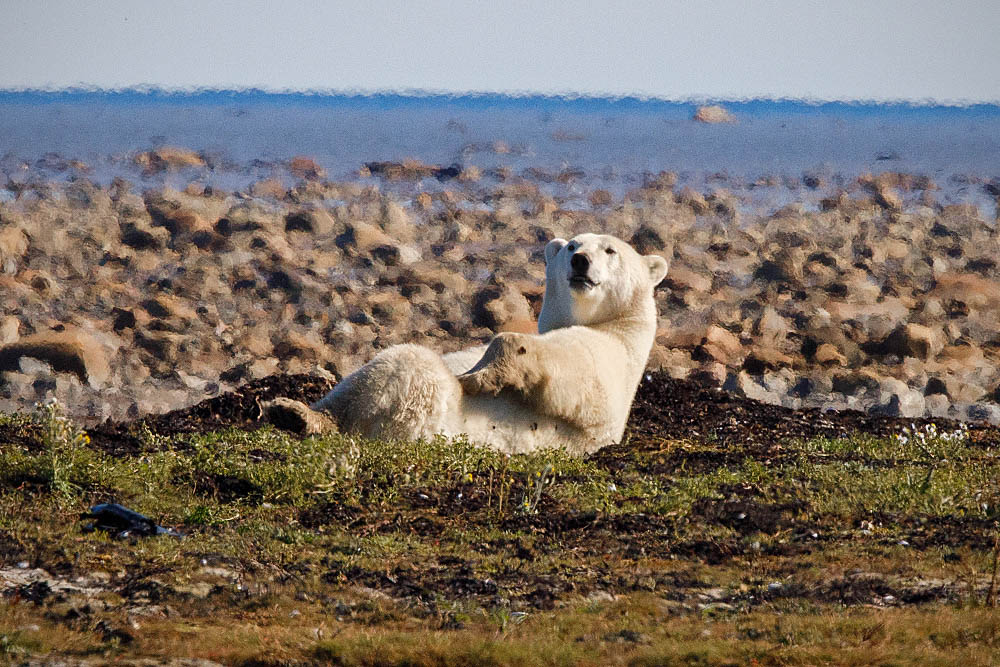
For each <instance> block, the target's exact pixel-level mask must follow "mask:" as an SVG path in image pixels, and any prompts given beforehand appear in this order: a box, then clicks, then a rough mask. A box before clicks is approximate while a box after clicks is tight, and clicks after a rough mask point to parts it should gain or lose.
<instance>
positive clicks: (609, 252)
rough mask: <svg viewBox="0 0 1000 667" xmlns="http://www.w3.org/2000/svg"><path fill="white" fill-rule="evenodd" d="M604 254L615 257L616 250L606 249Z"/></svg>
mask: <svg viewBox="0 0 1000 667" xmlns="http://www.w3.org/2000/svg"><path fill="white" fill-rule="evenodd" d="M604 252H606V253H608V254H609V255H613V254H615V249H614V248H605V249H604Z"/></svg>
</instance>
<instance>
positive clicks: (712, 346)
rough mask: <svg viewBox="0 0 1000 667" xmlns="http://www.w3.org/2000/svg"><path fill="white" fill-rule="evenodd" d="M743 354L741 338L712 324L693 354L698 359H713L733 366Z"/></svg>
mask: <svg viewBox="0 0 1000 667" xmlns="http://www.w3.org/2000/svg"><path fill="white" fill-rule="evenodd" d="M742 354H743V345H742V344H740V339H739V338H737V337H736V336H735V335H733V334H732V333H730V332H728V331H726V330H725V329H723V328H722V327H720V326H715V325H712V326H710V327H709V328H708V330H707V331H706V332H705V337H704V338H703V339H702V341H701V344H700V345H699V346H698V347H696V348H695V350H694V352H693V353H692V354H691V356H692V358H694V359H695V360H697V361H703V360H713V361H718V362H721V363H723V364H726V365H729V366H731V365H734V364H736V363H737V362H738V361H739V360H740V358H741V357H742Z"/></svg>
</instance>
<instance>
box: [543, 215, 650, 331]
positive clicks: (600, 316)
mask: <svg viewBox="0 0 1000 667" xmlns="http://www.w3.org/2000/svg"><path fill="white" fill-rule="evenodd" d="M667 267H668V265H667V260H665V259H664V258H662V257H660V256H658V255H645V256H644V255H640V254H639V253H637V252H636V251H635V250H634V249H633V248H632V246H630V245H629V244H627V243H625V242H624V241H622V240H621V239H618V238H615V237H614V236H608V235H604V234H580V235H579V236H574V237H573V238H572V239H570V240H569V241H566V240H564V239H553V240H552V241H550V242H549V244H548V245H547V246H545V299H544V301H543V303H542V312H541V314H540V315H539V317H538V332H539V333H545V332H546V331H550V330H552V329H558V328H561V327H567V326H573V325H576V324H582V325H594V324H601V323H603V322H609V321H611V320H614V319H617V318H621V317H628V316H640V315H641V316H649V314H650V313H652V315H651V317H652V318H653V321H654V322H655V317H656V307H655V303H654V302H653V288H654V287H656V285H657V284H658V283H659V282H660V281H661V280H663V277H664V276H665V275H667Z"/></svg>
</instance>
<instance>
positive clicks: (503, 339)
mask: <svg viewBox="0 0 1000 667" xmlns="http://www.w3.org/2000/svg"><path fill="white" fill-rule="evenodd" d="M545 264H546V269H545V296H544V299H543V301H542V310H541V313H540V316H539V318H538V334H522V333H501V334H499V335H497V336H496V337H495V338H493V340H492V341H491V342H490V343H489V345H487V346H480V347H477V348H471V349H468V350H463V351H461V352H456V353H452V354H448V355H444V356H440V355H438V354H437V353H435V352H433V351H431V350H429V349H427V348H424V347H421V346H418V345H397V346H394V347H391V348H389V349H387V350H385V351H383V352H381V353H379V354H378V355H377V356H376V357H375V358H374V359H372V361H370V362H369V363H367V364H366V365H365V366H363V367H362V368H360V369H359V370H358V371H356V372H355V373H353V374H351V375H349V376H348V377H346V378H345V379H344V380H343V381H342V382H340V383H339V384H338V385H337V386H336V387H334V388H333V389H332V390H331V391H330V392H329V393H328V394H327V395H326V396H324V397H323V398H322V399H320V400H319V401H317V402H316V403H314V404H313V405H312V406H311V408H312V410H314V411H319V412H321V413H326V414H328V415H330V416H331V417H332V418H333V420H334V421H335V422H336V424H337V426H338V427H339V428H340V430H341V431H343V432H347V433H357V434H359V435H362V436H365V437H368V438H390V439H393V438H398V439H418V438H429V437H431V436H434V435H437V434H443V435H445V436H458V435H460V434H464V435H466V436H467V437H468V438H469V440H470V441H472V442H476V443H480V444H484V445H488V446H490V447H493V448H495V449H498V450H500V451H503V452H507V453H523V452H529V451H533V450H536V449H541V448H550V447H552V448H559V447H561V448H565V449H566V450H567V451H568V452H570V453H572V454H577V455H582V454H586V453H590V452H593V451H596V450H597V449H599V448H601V447H603V446H605V445H608V444H611V443H614V442H618V441H619V440H621V437H622V434H623V433H624V431H625V422H626V420H627V419H628V413H629V409H630V407H631V405H632V399H633V398H634V396H635V392H636V389H637V388H638V385H639V382H640V380H641V379H642V374H643V371H644V369H645V366H646V361H647V359H648V358H649V352H650V350H651V348H652V346H653V340H654V337H655V335H656V328H657V312H656V303H655V301H654V299H653V289H654V288H655V287H656V285H657V284H658V283H659V282H660V281H661V280H662V279H663V278H664V276H665V275H666V273H667V268H668V264H667V261H666V260H665V259H664V258H663V257H660V256H657V255H646V256H642V255H640V254H639V253H637V252H636V251H635V250H634V249H633V248H632V247H631V246H630V245H628V244H627V243H625V242H624V241H622V240H620V239H618V238H615V237H613V236H607V235H599V234H580V235H579V236H576V237H574V238H572V239H570V240H569V241H565V240H563V239H554V240H552V241H550V242H549V243H548V244H547V245H546V246H545ZM302 407H303V408H304V407H305V406H302Z"/></svg>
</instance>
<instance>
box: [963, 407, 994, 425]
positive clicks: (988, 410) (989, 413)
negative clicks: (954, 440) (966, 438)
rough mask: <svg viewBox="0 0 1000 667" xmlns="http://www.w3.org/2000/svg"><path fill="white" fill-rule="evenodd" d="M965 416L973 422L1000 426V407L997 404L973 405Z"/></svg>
mask: <svg viewBox="0 0 1000 667" xmlns="http://www.w3.org/2000/svg"><path fill="white" fill-rule="evenodd" d="M965 414H966V415H967V416H968V418H969V419H971V420H973V421H980V422H989V423H990V424H1000V405H997V404H995V403H973V404H972V405H970V406H969V407H968V408H967V409H966V411H965Z"/></svg>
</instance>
